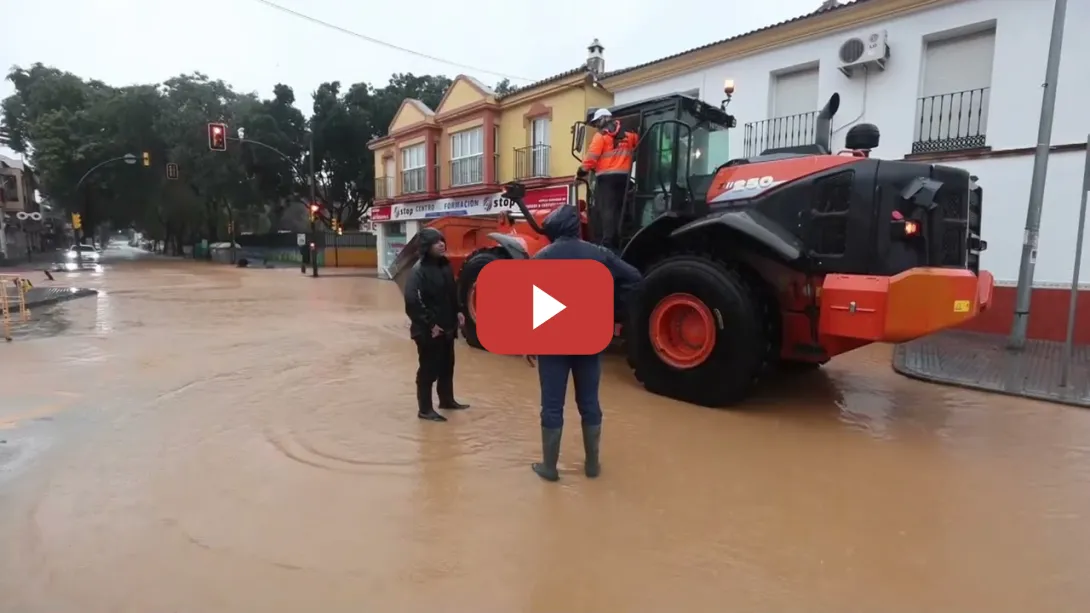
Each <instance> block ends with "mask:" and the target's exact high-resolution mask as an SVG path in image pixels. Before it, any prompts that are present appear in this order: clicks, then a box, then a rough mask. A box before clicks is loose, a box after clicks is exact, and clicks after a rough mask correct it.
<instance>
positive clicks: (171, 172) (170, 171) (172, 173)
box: [167, 162, 178, 179]
mask: <svg viewBox="0 0 1090 613" xmlns="http://www.w3.org/2000/svg"><path fill="white" fill-rule="evenodd" d="M167 178H168V179H177V178H178V165H177V164H175V163H174V162H170V163H168V164H167Z"/></svg>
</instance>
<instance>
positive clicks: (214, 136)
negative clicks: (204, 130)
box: [208, 123, 227, 151]
mask: <svg viewBox="0 0 1090 613" xmlns="http://www.w3.org/2000/svg"><path fill="white" fill-rule="evenodd" d="M208 148H209V149H211V150H212V151H227V126H226V125H225V124H222V123H210V124H208Z"/></svg>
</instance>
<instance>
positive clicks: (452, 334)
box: [405, 228, 469, 421]
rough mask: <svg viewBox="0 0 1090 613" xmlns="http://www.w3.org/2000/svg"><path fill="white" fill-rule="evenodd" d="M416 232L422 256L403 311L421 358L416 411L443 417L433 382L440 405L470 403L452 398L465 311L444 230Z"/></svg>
mask: <svg viewBox="0 0 1090 613" xmlns="http://www.w3.org/2000/svg"><path fill="white" fill-rule="evenodd" d="M417 236H418V237H419V241H420V261H419V262H417V263H416V265H414V266H413V270H412V273H411V275H410V276H409V279H408V281H407V282H406V283H405V314H406V315H408V316H409V321H410V322H411V325H410V327H409V334H410V335H411V336H412V339H413V341H414V342H415V343H416V351H417V354H418V355H419V357H420V366H419V368H417V371H416V401H417V413H416V416H417V417H419V418H420V419H427V420H430V421H446V420H447V418H445V417H443V416H442V415H440V414H439V413H437V412H436V411H435V408H434V407H433V405H432V397H431V389H432V385H435V387H436V388H437V391H438V393H439V408H440V409H468V408H469V405H468V404H462V403H460V402H458V401H457V400H455V399H454V340H455V339H456V338H457V337H458V328H459V327H460V326H462V325H465V315H464V314H463V313H462V310H461V307H460V306H459V305H458V286H457V285H456V284H455V282H454V273H453V271H451V269H450V262H448V261H447V256H446V253H447V244H446V242H445V241H444V240H443V233H442V232H440V231H438V230H436V229H434V228H424V229H423V230H421V231H420V233H419V234H418V235H417Z"/></svg>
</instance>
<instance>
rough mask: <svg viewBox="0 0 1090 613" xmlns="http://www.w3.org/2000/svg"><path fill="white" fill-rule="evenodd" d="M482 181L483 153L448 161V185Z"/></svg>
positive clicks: (462, 185) (453, 185)
mask: <svg viewBox="0 0 1090 613" xmlns="http://www.w3.org/2000/svg"><path fill="white" fill-rule="evenodd" d="M480 183H484V154H477V155H471V156H468V157H463V158H457V159H454V160H451V161H450V186H451V187H464V186H466V185H477V184H480Z"/></svg>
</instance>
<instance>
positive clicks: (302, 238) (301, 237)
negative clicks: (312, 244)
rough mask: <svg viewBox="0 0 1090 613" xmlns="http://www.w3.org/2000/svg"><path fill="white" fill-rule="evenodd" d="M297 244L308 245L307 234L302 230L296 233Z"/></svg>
mask: <svg viewBox="0 0 1090 613" xmlns="http://www.w3.org/2000/svg"><path fill="white" fill-rule="evenodd" d="M295 244H296V245H299V246H300V247H302V246H304V245H306V244H307V235H306V234H303V233H302V232H300V233H299V234H296V235H295Z"/></svg>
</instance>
